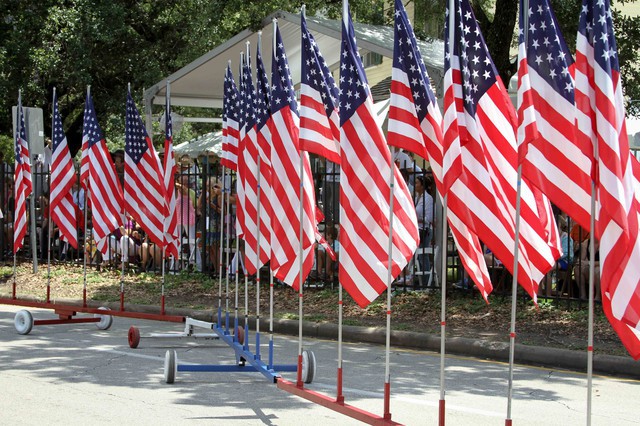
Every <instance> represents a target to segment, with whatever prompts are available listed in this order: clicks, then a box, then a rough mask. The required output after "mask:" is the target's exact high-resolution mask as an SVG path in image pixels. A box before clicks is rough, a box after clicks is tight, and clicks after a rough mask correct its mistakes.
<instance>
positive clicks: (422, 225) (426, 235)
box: [415, 175, 433, 272]
mask: <svg viewBox="0 0 640 426" xmlns="http://www.w3.org/2000/svg"><path fill="white" fill-rule="evenodd" d="M429 189H430V184H429V183H428V182H427V178H426V177H425V176H424V175H418V176H416V178H415V192H416V195H415V206H416V215H417V217H418V230H419V232H420V246H419V247H420V248H421V249H424V248H427V247H429V246H430V245H431V235H432V229H433V228H432V226H433V197H432V196H431V194H430V193H429ZM417 260H418V262H419V266H420V271H422V272H427V271H430V270H431V263H430V261H429V255H427V254H426V253H421V254H419V255H418V259H417Z"/></svg>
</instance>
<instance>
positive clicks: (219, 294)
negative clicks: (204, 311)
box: [218, 166, 226, 327]
mask: <svg viewBox="0 0 640 426" xmlns="http://www.w3.org/2000/svg"><path fill="white" fill-rule="evenodd" d="M225 173H226V167H225V166H222V202H221V203H220V255H219V256H218V257H219V258H220V260H219V262H218V327H220V326H221V324H222V265H223V263H222V256H224V238H223V237H222V236H223V229H224V213H225V210H224V174H225Z"/></svg>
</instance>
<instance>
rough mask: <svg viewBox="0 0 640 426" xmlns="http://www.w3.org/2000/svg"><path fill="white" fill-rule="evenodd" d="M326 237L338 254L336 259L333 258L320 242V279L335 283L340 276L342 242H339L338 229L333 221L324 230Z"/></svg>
mask: <svg viewBox="0 0 640 426" xmlns="http://www.w3.org/2000/svg"><path fill="white" fill-rule="evenodd" d="M324 237H325V239H326V240H327V244H329V247H331V248H332V249H333V252H334V253H335V254H336V260H333V259H331V256H330V255H329V253H328V252H327V250H326V249H325V247H324V246H323V245H322V244H318V259H317V261H318V271H317V272H319V273H320V280H322V281H326V282H329V283H333V282H335V281H336V280H337V278H338V259H339V255H340V244H339V243H338V230H337V229H336V227H335V225H333V224H332V223H330V224H327V226H326V229H325V231H324Z"/></svg>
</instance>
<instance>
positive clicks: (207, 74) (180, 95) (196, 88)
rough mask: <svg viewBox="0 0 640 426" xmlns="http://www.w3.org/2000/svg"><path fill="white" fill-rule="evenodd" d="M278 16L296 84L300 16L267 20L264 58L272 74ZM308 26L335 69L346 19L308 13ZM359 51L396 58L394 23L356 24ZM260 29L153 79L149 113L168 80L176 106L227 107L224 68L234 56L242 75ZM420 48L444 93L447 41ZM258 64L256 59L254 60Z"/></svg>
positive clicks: (147, 93)
mask: <svg viewBox="0 0 640 426" xmlns="http://www.w3.org/2000/svg"><path fill="white" fill-rule="evenodd" d="M273 19H277V20H278V26H279V28H280V33H281V35H282V38H283V42H284V45H285V49H286V51H287V56H288V60H289V66H290V67H291V73H292V78H293V83H294V85H296V84H298V83H299V82H300V41H301V35H300V15H299V14H293V13H288V12H283V11H278V12H275V13H274V14H272V15H270V16H268V17H267V18H265V19H264V20H263V21H262V52H263V55H262V56H263V61H264V65H265V67H266V70H267V74H269V75H270V70H271V50H272V47H271V44H272V43H273V25H272V21H273ZM307 25H308V28H309V30H310V31H311V32H312V34H313V36H314V37H315V39H316V42H317V43H318V46H319V48H320V51H321V52H322V54H323V56H324V57H325V60H326V61H327V64H328V65H329V67H330V69H332V70H334V69H336V68H337V67H338V66H339V62H340V58H339V53H340V42H341V21H339V20H332V19H325V18H317V17H307ZM354 27H355V31H356V37H357V40H358V46H359V47H360V53H361V54H362V55H365V54H366V53H367V52H375V53H378V54H380V55H382V56H385V57H388V58H391V57H392V55H393V27H387V26H376V25H365V24H359V23H354ZM258 33H259V31H251V30H249V29H247V30H244V31H242V32H241V33H239V34H237V35H236V36H234V37H233V38H231V39H230V40H228V41H227V42H225V43H223V44H221V45H219V46H217V47H216V48H214V49H213V50H211V51H209V52H208V53H206V54H205V55H203V56H201V57H200V58H198V59H196V60H195V61H193V62H191V63H190V64H188V65H186V66H185V67H183V68H181V69H180V70H178V71H176V72H175V73H173V74H171V75H170V76H169V77H167V78H165V79H163V80H161V81H160V82H158V83H156V84H154V85H153V86H152V87H150V88H149V89H147V90H146V91H145V94H144V102H145V108H146V113H147V116H148V117H149V116H150V113H151V105H152V104H160V105H163V104H164V103H165V95H166V87H167V81H170V82H171V104H172V105H176V106H189V107H209V108H222V98H223V82H224V72H225V68H226V67H227V64H228V63H229V61H230V62H231V69H232V71H233V73H234V77H235V78H236V82H237V77H238V63H239V58H240V53H241V52H246V43H247V42H250V53H251V56H252V57H253V58H255V52H256V45H257V43H258ZM420 51H421V53H422V55H423V60H424V62H425V65H426V66H427V70H428V72H429V75H430V76H431V78H432V79H433V81H434V86H435V88H436V92H437V93H438V94H441V93H442V78H443V68H444V43H443V42H442V41H439V40H436V41H432V42H430V43H425V42H420ZM254 63H255V60H254Z"/></svg>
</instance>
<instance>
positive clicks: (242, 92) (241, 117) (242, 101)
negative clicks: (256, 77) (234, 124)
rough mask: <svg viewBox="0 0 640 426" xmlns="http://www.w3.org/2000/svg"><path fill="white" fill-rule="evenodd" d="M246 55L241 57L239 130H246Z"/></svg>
mask: <svg viewBox="0 0 640 426" xmlns="http://www.w3.org/2000/svg"><path fill="white" fill-rule="evenodd" d="M244 61H245V57H244V53H243V54H242V55H240V70H239V71H238V79H239V80H238V82H239V83H240V84H239V85H238V104H237V107H236V112H237V114H238V129H240V130H242V129H244V124H245V122H246V121H245V119H244V109H245V108H244V105H245V103H246V99H245V88H244Z"/></svg>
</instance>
